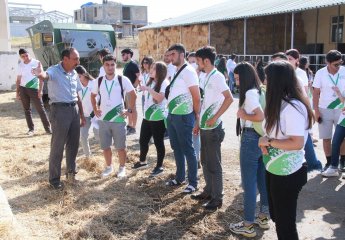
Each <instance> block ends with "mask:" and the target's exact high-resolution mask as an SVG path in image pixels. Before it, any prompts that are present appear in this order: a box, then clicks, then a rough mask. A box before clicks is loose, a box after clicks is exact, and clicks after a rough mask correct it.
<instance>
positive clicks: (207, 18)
mask: <svg viewBox="0 0 345 240" xmlns="http://www.w3.org/2000/svg"><path fill="white" fill-rule="evenodd" d="M340 4H345V1H339V0H230V1H226V2H224V3H220V4H217V5H214V6H211V7H208V8H204V9H201V10H198V11H195V12H192V13H189V14H185V15H182V16H180V17H176V18H170V19H167V20H164V21H162V22H158V23H153V24H151V25H147V26H145V27H142V28H140V29H139V30H145V29H152V28H162V27H172V26H183V25H191V24H200V23H209V22H219V21H226V20H233V19H243V18H250V17H258V16H265V15H273V14H280V13H288V12H299V11H303V10H309V9H315V8H323V7H330V6H335V5H340Z"/></svg>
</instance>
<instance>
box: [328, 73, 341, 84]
mask: <svg viewBox="0 0 345 240" xmlns="http://www.w3.org/2000/svg"><path fill="white" fill-rule="evenodd" d="M328 77H329V79H331V81H332V83H333V84H334V86H335V87H337V85H338V81H339V73H338V75H337V79H336V80H335V81H334V79H333V78H332V77H331V75H329V74H328Z"/></svg>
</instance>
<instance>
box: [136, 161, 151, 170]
mask: <svg viewBox="0 0 345 240" xmlns="http://www.w3.org/2000/svg"><path fill="white" fill-rule="evenodd" d="M147 166H148V165H147V163H146V162H140V161H139V162H136V163H134V165H133V167H132V169H144V168H147Z"/></svg>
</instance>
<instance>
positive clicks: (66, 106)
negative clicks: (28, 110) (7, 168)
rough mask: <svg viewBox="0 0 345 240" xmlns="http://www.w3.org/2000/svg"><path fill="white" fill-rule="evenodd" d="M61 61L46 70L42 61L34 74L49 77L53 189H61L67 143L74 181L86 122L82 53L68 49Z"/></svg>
mask: <svg viewBox="0 0 345 240" xmlns="http://www.w3.org/2000/svg"><path fill="white" fill-rule="evenodd" d="M61 56H62V61H61V62H60V63H58V64H56V65H54V66H51V67H49V68H48V69H47V71H46V72H45V71H43V69H42V65H41V64H39V65H38V67H37V68H36V69H33V71H32V72H33V74H34V75H36V76H37V77H38V78H39V79H40V80H47V82H48V94H49V97H50V104H51V108H50V110H51V112H50V113H51V127H52V132H53V134H52V139H51V148H50V156H49V183H50V186H51V187H52V188H53V189H62V188H63V184H62V182H61V181H60V177H61V162H62V157H63V151H64V147H65V145H66V178H67V180H68V181H71V182H73V181H74V180H75V174H76V173H77V172H76V157H77V153H78V147H79V136H80V126H83V125H84V124H85V118H84V113H83V107H82V103H81V100H80V98H79V97H78V94H77V92H78V91H80V90H81V86H80V82H79V81H78V79H77V78H78V74H77V72H76V71H75V70H74V69H75V68H76V67H77V66H78V65H79V63H80V62H79V53H78V51H77V50H76V49H75V48H67V49H65V50H63V51H62V53H61Z"/></svg>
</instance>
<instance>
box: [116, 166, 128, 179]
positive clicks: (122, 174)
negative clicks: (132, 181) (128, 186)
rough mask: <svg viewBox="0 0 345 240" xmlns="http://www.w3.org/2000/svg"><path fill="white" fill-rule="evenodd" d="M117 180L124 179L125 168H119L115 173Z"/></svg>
mask: <svg viewBox="0 0 345 240" xmlns="http://www.w3.org/2000/svg"><path fill="white" fill-rule="evenodd" d="M117 177H118V178H124V177H126V167H119V171H118V172H117Z"/></svg>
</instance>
